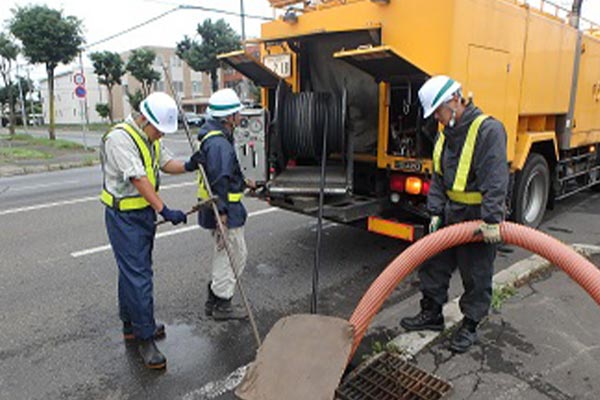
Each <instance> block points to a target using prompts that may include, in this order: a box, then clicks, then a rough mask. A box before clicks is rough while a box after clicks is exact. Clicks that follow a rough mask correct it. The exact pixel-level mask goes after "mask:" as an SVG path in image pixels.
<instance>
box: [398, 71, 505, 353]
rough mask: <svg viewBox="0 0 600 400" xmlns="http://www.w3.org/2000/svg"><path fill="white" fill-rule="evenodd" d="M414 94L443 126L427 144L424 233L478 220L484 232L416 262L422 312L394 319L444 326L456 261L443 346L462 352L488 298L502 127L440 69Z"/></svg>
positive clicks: (411, 325) (501, 201)
mask: <svg viewBox="0 0 600 400" xmlns="http://www.w3.org/2000/svg"><path fill="white" fill-rule="evenodd" d="M419 99H420V101H421V105H422V106H423V110H424V113H423V117H424V118H429V117H430V116H433V117H434V118H435V119H436V120H437V122H438V123H439V124H441V125H442V126H443V127H444V129H443V131H442V132H440V133H439V134H438V137H437V140H436V143H435V147H434V154H433V164H434V168H433V169H434V172H433V177H432V180H431V186H430V190H429V194H428V197H427V208H428V210H429V212H430V214H431V221H430V224H429V232H435V231H436V230H437V229H439V228H440V227H442V226H444V225H451V224H455V223H458V222H463V221H469V220H479V219H481V220H483V223H482V224H481V225H480V227H479V229H478V230H477V232H475V234H482V235H483V243H481V242H479V243H471V244H466V245H462V246H459V247H456V248H453V249H450V250H447V251H445V252H443V253H442V254H440V255H439V256H437V257H434V258H433V259H431V260H430V261H428V262H426V263H425V264H423V265H422V266H421V267H420V269H419V278H420V285H421V292H422V295H423V298H422V300H421V311H420V313H419V314H417V315H416V316H414V317H407V318H403V319H402V320H401V321H400V324H401V325H402V326H403V327H404V328H405V329H407V330H410V331H413V330H421V329H432V330H443V329H444V316H443V314H442V306H443V305H444V304H445V303H446V302H447V301H448V285H449V281H450V276H451V275H452V272H453V271H454V270H456V269H457V268H458V269H459V271H460V275H461V278H462V281H463V287H464V290H465V291H464V294H463V295H462V296H461V299H460V303H459V304H460V308H461V311H462V313H463V315H464V319H463V321H462V323H461V325H460V327H459V328H458V329H457V330H456V332H455V333H454V335H453V336H452V338H451V340H450V349H451V350H452V351H455V352H459V353H462V352H465V351H467V350H468V349H469V348H470V347H471V346H472V345H473V344H474V343H475V342H476V341H477V331H476V329H477V325H478V324H479V322H480V321H481V320H482V319H483V318H484V317H485V316H486V315H487V313H488V312H489V308H490V303H491V298H492V276H493V269H494V259H495V257H496V244H497V243H499V242H500V241H501V237H500V225H499V224H500V222H501V221H502V220H503V219H504V218H505V209H506V207H505V204H506V197H507V190H508V182H509V170H508V161H507V158H506V131H505V130H504V126H503V125H502V123H501V122H500V121H498V120H496V119H494V118H492V117H488V116H487V115H484V114H483V113H482V112H481V110H479V109H478V108H477V107H475V105H473V104H472V102H468V101H466V100H465V99H463V97H462V94H461V84H460V83H458V82H456V81H455V80H453V79H451V78H449V77H447V76H434V77H433V78H431V79H429V80H428V81H427V82H425V84H424V85H423V86H422V87H421V89H420V90H419Z"/></svg>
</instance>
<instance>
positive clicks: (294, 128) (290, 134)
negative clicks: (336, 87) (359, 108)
mask: <svg viewBox="0 0 600 400" xmlns="http://www.w3.org/2000/svg"><path fill="white" fill-rule="evenodd" d="M282 106H283V107H282V111H283V112H282V119H281V121H280V122H281V124H280V126H281V130H280V132H281V142H282V147H283V152H284V154H285V156H286V158H288V159H290V158H292V159H307V158H312V159H314V160H315V161H319V160H320V158H321V153H322V143H323V134H324V132H325V131H327V154H331V153H339V152H342V143H343V133H344V129H343V123H342V101H341V98H338V97H336V96H334V95H332V94H331V93H320V92H301V93H293V94H292V93H289V94H287V95H286V96H285V98H284V100H283V105H282ZM325 124H327V129H325Z"/></svg>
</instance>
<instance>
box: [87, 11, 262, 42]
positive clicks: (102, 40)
mask: <svg viewBox="0 0 600 400" xmlns="http://www.w3.org/2000/svg"><path fill="white" fill-rule="evenodd" d="M178 10H201V11H207V12H214V13H218V14H224V15H232V16H236V17H242V16H243V17H245V18H252V19H261V20H264V21H272V20H273V18H270V17H265V16H262V15H249V14H241V13H238V12H235V11H227V10H221V9H218V8H210V7H203V6H192V5H187V4H180V5H178V6H177V7H174V8H171V9H170V10H168V11H165V12H164V13H162V14H159V15H157V16H156V17H152V18H150V19H148V20H146V21H144V22H141V23H139V24H137V25H134V26H132V27H130V28H128V29H125V30H123V31H121V32H118V33H115V34H114V35H110V36H108V37H106V38H104V39H101V40H98V41H96V42H93V43H90V44H88V45H87V46H85V47H84V49H85V50H87V49H89V48H91V47H94V46H97V45H99V44H101V43H104V42H108V41H109V40H112V39H114V38H117V37H119V36H123V35H125V34H127V33H129V32H132V31H134V30H136V29H139V28H141V27H143V26H146V25H148V24H150V23H152V22H154V21H157V20H159V19H161V18H164V17H166V16H167V15H169V14H171V13H174V12H175V11H178Z"/></svg>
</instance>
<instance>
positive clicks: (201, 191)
mask: <svg viewBox="0 0 600 400" xmlns="http://www.w3.org/2000/svg"><path fill="white" fill-rule="evenodd" d="M197 196H198V198H199V199H201V200H206V199H208V197H209V196H208V190H206V187H205V186H204V180H203V179H202V174H201V173H200V171H198V192H197Z"/></svg>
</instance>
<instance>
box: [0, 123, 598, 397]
mask: <svg viewBox="0 0 600 400" xmlns="http://www.w3.org/2000/svg"><path fill="white" fill-rule="evenodd" d="M169 140H171V141H172V142H171V143H169V142H168V143H169V145H170V147H172V148H173V149H174V150H175V153H176V154H178V155H180V156H181V157H184V156H186V155H187V154H189V153H188V152H187V148H186V146H187V144H186V141H185V137H184V136H182V135H176V136H174V137H173V138H171V139H169ZM99 187H100V173H99V168H98V167H91V168H81V169H76V170H67V171H57V172H49V173H44V174H36V175H28V176H20V177H11V178H2V179H0V243H2V244H1V247H0V277H1V279H0V307H1V312H0V361H1V362H0V398H2V399H4V398H6V399H122V398H124V399H179V398H181V399H186V400H191V399H210V398H218V399H230V398H233V396H232V394H231V393H230V392H229V391H228V390H227V389H229V388H227V387H226V383H227V382H228V380H227V379H226V378H227V377H228V376H230V374H231V373H232V372H234V371H236V370H238V368H239V367H241V366H243V365H246V364H247V363H248V362H250V361H252V360H253V358H254V353H255V350H256V345H255V342H254V339H253V336H252V332H251V329H250V326H249V324H248V323H240V322H226V323H216V322H214V321H211V320H209V319H207V318H206V317H204V315H203V303H204V300H205V297H206V284H207V281H208V276H209V275H208V274H209V262H210V256H211V242H210V237H209V235H208V233H206V232H203V231H202V230H200V229H197V227H196V225H195V221H194V220H191V221H190V222H189V223H188V224H187V225H186V226H184V227H180V226H177V227H173V226H170V225H165V226H162V227H160V228H159V235H158V238H157V240H156V244H155V249H154V270H155V279H154V283H155V286H154V291H155V312H156V316H157V319H159V320H160V321H163V322H165V323H166V324H167V338H166V339H165V340H163V341H161V342H159V347H160V348H161V349H162V350H163V352H164V353H165V354H166V356H167V358H168V369H167V371H166V372H163V373H160V372H158V373H157V372H155V371H147V370H145V369H144V368H143V367H142V365H141V362H140V359H139V357H138V355H137V353H136V351H135V347H134V346H128V345H125V344H124V343H123V341H122V339H121V333H120V322H119V319H118V314H117V299H116V266H115V261H114V258H113V255H112V252H111V251H110V249H109V248H108V247H107V243H108V240H107V237H106V233H105V229H104V223H103V207H102V206H101V204H100V203H99V201H98V200H97V194H98V191H99ZM161 195H162V196H163V198H164V200H165V201H166V203H167V204H169V206H170V207H172V208H183V209H186V208H189V207H190V206H191V205H192V204H193V202H194V197H195V196H194V195H195V184H194V176H193V175H189V174H188V175H185V176H177V177H168V176H166V177H164V179H163V189H162V191H161ZM599 199H600V196H599V195H598V194H592V193H591V192H586V193H582V194H581V195H578V196H576V197H574V198H572V199H569V200H567V201H565V202H563V203H561V204H560V205H559V207H557V209H556V210H554V211H552V212H551V213H549V216H548V218H547V220H546V222H545V223H544V226H545V227H546V228H548V229H549V231H550V233H552V229H555V231H554V233H557V234H559V235H562V236H563V237H564V238H565V240H567V241H571V242H573V241H576V242H584V241H588V242H590V243H594V241H593V238H594V235H595V234H594V233H593V232H586V231H585V229H586V217H585V210H586V209H587V210H589V211H590V213H591V212H592V210H594V209H595V208H596V207H597V204H598V200H599ZM246 204H247V208H248V210H249V213H250V218H249V220H248V224H247V228H246V237H247V241H248V247H249V259H248V267H247V269H246V271H245V273H244V280H243V282H244V285H245V288H246V292H247V293H248V297H249V298H250V301H251V303H252V306H253V309H254V312H255V313H256V317H257V322H258V325H259V330H260V332H261V335H262V336H264V335H265V334H266V333H267V332H268V331H269V329H270V327H271V326H272V324H273V323H274V322H275V321H277V320H278V319H279V318H280V317H282V316H284V315H288V314H291V313H300V312H308V310H309V305H310V290H311V269H312V266H313V257H314V244H315V238H316V236H315V235H316V233H315V220H313V219H312V218H308V217H305V216H301V215H296V214H292V213H289V212H285V211H281V210H277V209H272V208H270V207H269V206H268V204H265V203H264V202H261V201H258V200H255V199H247V200H246ZM582 210H583V211H582ZM575 214H576V215H575ZM589 215H592V214H589ZM573 216H574V218H576V219H575V220H574V219H573V218H572V217H573ZM588 218H589V216H588ZM561 221H570V222H571V223H572V224H575V223H576V224H577V226H580V227H581V235H580V234H579V233H580V232H578V231H577V229H575V231H574V229H573V228H571V227H570V228H569V229H568V230H564V229H563V231H561V230H560V229H562V228H561V226H563V222H561ZM574 221H575V222H574ZM324 228H325V230H324V238H323V253H322V269H321V275H320V296H319V305H320V309H319V311H320V312H321V313H323V314H328V315H336V316H340V317H344V318H348V317H349V315H350V314H351V313H352V310H353V308H354V306H355V305H356V303H357V302H358V300H359V299H360V297H361V295H362V294H363V293H364V291H365V290H366V288H367V287H368V285H369V284H370V282H372V280H373V279H374V278H375V277H376V276H377V275H378V274H379V273H380V272H381V271H382V269H383V268H384V267H385V265H387V263H388V262H389V261H390V260H391V259H392V258H393V257H395V256H396V255H397V254H398V253H399V252H400V251H401V250H402V249H403V248H404V247H405V246H406V245H405V244H403V243H401V242H398V241H395V240H392V239H388V238H384V237H379V236H375V235H371V234H369V233H367V232H363V231H360V230H356V229H353V228H350V227H346V226H340V225H336V224H330V223H326V224H325V226H324ZM597 241H598V239H597V237H596V242H597ZM525 255H526V254H525V253H524V252H521V251H519V250H516V251H515V250H511V249H509V250H508V252H507V251H504V252H503V253H501V254H500V256H499V258H498V262H497V267H498V268H503V267H505V266H507V265H509V264H511V263H512V262H513V261H515V260H516V259H519V258H521V257H523V256H525ZM413 281H414V279H413V278H411V279H408V280H407V281H406V282H404V283H402V284H401V285H400V287H399V288H398V289H397V290H396V292H395V293H394V294H393V296H392V297H391V299H390V300H389V303H387V304H394V303H397V302H399V301H401V300H402V299H403V298H405V297H406V296H408V295H410V294H412V293H414V292H415V287H414V285H413V284H412V283H411V282H413ZM238 302H239V299H238ZM373 337H374V338H378V337H379V336H377V333H374V336H373ZM368 345H369V340H368V339H367V340H365V346H368ZM290 346H293V343H290ZM364 351H368V348H367V349H363V352H364ZM238 371H239V370H238ZM219 383H220V384H224V385H225V386H223V387H221V386H219Z"/></svg>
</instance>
